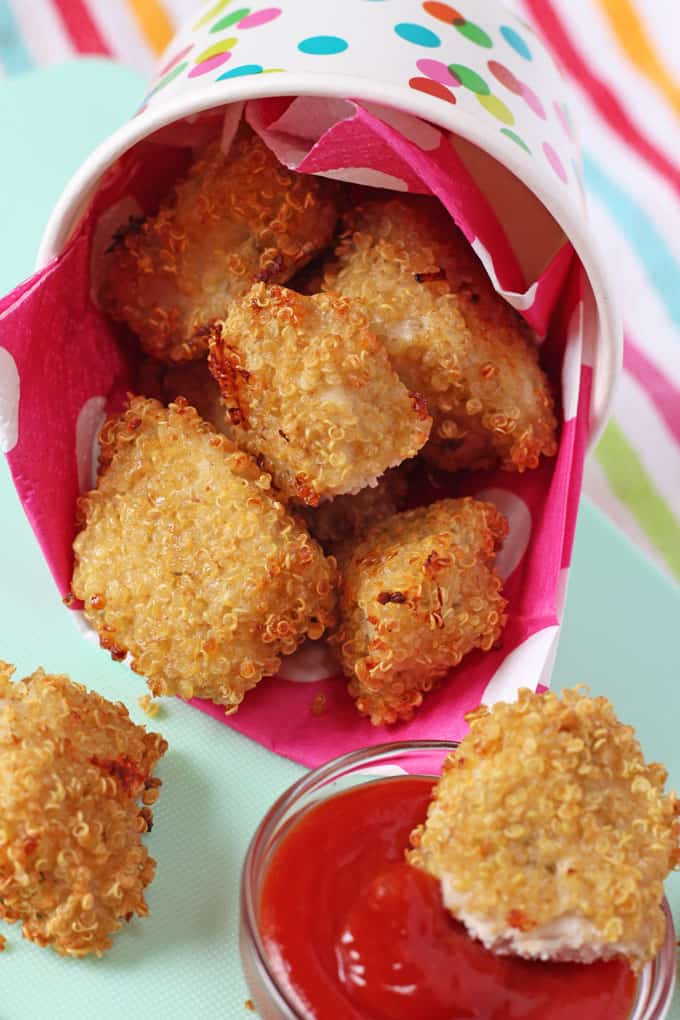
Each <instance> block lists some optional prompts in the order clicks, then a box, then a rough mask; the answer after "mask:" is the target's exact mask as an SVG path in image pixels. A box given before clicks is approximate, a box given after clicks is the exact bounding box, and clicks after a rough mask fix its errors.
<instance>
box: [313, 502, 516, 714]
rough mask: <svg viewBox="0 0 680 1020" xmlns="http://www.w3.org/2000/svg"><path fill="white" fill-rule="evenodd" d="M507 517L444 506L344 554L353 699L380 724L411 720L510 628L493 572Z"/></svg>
mask: <svg viewBox="0 0 680 1020" xmlns="http://www.w3.org/2000/svg"><path fill="white" fill-rule="evenodd" d="M507 530H508V526H507V521H506V519H505V518H504V517H503V516H502V514H500V513H499V512H498V511H497V510H496V508H495V507H494V506H492V505H491V504H490V503H482V502H481V501H479V500H475V499H471V498H469V497H466V498H464V499H443V500H439V501H438V502H436V503H432V504H431V505H430V506H427V507H419V508H418V509H416V510H407V511H405V512H404V513H400V514H395V515H394V516H393V517H389V518H388V519H387V520H384V521H381V522H380V523H379V524H376V525H375V526H374V527H373V528H371V529H370V530H369V531H368V533H367V534H366V535H365V537H364V538H363V540H361V541H359V542H358V543H357V544H356V545H355V546H354V547H350V548H347V549H343V554H342V557H341V561H340V564H341V576H342V581H341V587H340V604H339V612H340V625H339V628H338V630H337V632H336V634H335V635H334V636H333V641H334V643H335V644H336V645H337V646H338V647H339V650H340V654H341V657H342V664H343V668H344V671H345V673H346V674H347V676H349V677H350V678H351V679H350V683H349V692H350V694H351V695H352V697H353V698H356V703H357V708H358V709H359V711H360V712H361V713H362V714H363V715H367V716H369V717H370V719H371V722H372V723H373V724H374V725H376V726H377V725H380V724H382V723H393V722H396V721H397V720H407V719H410V718H411V717H412V715H413V712H414V710H415V709H416V708H418V706H419V705H420V704H421V702H422V700H423V694H425V693H426V692H427V691H429V690H431V688H432V686H433V685H434V683H435V682H436V681H437V680H439V679H440V678H441V677H443V676H445V675H446V673H448V671H449V670H450V669H451V667H452V666H457V665H458V663H459V662H460V661H461V659H462V658H463V656H464V655H466V654H467V653H468V652H470V651H472V650H473V649H474V648H481V649H485V650H488V649H489V648H491V647H492V645H494V644H495V642H496V641H497V640H498V638H499V637H500V634H501V631H502V630H503V627H504V625H505V621H506V617H505V614H504V609H505V605H506V601H505V599H504V598H503V596H502V595H501V594H500V589H501V580H500V578H499V577H498V575H497V574H496V573H495V571H494V559H495V555H496V551H497V549H498V548H499V547H500V545H501V544H502V542H503V539H504V538H505V536H506V534H507Z"/></svg>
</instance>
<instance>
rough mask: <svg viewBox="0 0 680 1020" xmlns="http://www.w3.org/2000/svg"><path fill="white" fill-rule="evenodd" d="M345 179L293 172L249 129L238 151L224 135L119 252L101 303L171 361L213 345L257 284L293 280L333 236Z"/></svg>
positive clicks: (125, 235) (113, 252)
mask: <svg viewBox="0 0 680 1020" xmlns="http://www.w3.org/2000/svg"><path fill="white" fill-rule="evenodd" d="M337 194H338V188H337V185H336V184H335V183H334V182H332V181H328V180H324V179H322V178H319V177H314V176H311V175H308V174H298V173H292V172H291V171H290V170H288V169H286V167H284V166H281V164H280V163H279V162H278V161H277V159H276V157H275V156H274V154H273V153H272V152H271V151H270V150H269V149H268V148H267V146H266V145H265V144H264V142H262V141H261V140H260V139H259V138H258V136H257V135H255V134H253V132H252V131H250V129H249V128H247V127H245V126H242V127H241V129H240V131H239V133H238V135H237V137H236V139H235V140H234V143H233V145H232V149H231V151H230V153H229V155H228V156H225V155H224V154H223V152H222V151H221V149H220V143H219V141H215V142H213V143H211V144H210V145H208V146H207V147H206V148H205V149H204V150H203V151H201V152H200V153H199V154H198V156H197V157H196V159H195V160H194V162H193V163H192V165H191V167H190V168H189V171H188V173H187V174H186V176H184V177H183V178H181V179H180V180H179V181H178V182H177V184H176V186H175V189H174V192H173V193H172V194H171V195H170V196H169V197H168V198H167V199H166V200H165V201H164V202H163V204H162V205H161V208H160V210H159V211H158V213H157V214H156V215H155V216H149V217H147V218H146V219H144V220H142V221H141V222H140V223H136V224H135V225H134V229H130V230H127V231H125V232H123V233H122V234H121V236H120V238H119V240H118V242H117V243H116V244H115V245H114V246H113V248H112V250H111V252H110V254H109V255H108V256H107V257H108V258H109V259H110V265H109V267H108V273H107V276H106V280H105V283H104V285H103V287H102V290H101V294H100V300H101V303H102V306H103V308H104V309H105V310H106V311H107V312H108V314H109V315H110V316H111V317H112V318H114V319H117V320H119V321H122V322H126V323H127V324H128V325H129V326H130V327H131V328H132V329H133V330H134V331H135V333H137V334H138V336H139V338H140V341H141V344H142V347H143V348H144V350H145V351H146V352H147V353H148V354H151V355H153V356H154V357H155V358H159V359H160V360H162V361H186V360H189V359H192V358H197V357H201V356H202V355H204V354H205V353H206V352H207V349H208V335H207V328H206V327H207V326H208V325H209V324H210V322H211V321H212V320H213V319H215V318H217V317H218V316H219V317H222V316H224V315H226V313H227V310H228V307H229V304H230V303H231V301H233V300H234V298H236V297H239V296H240V295H242V294H243V293H244V292H245V291H247V290H248V288H249V287H250V285H251V284H252V283H254V282H255V281H256V280H258V279H259V280H270V281H273V282H281V283H283V282H285V281H286V280H287V279H288V278H289V277H290V276H292V275H293V274H294V273H295V271H296V270H297V269H298V268H299V267H301V266H304V265H305V264H306V263H307V262H308V261H309V259H311V258H312V257H313V255H314V254H315V253H316V252H318V251H320V250H321V249H322V248H324V247H325V246H326V245H327V244H328V243H329V242H330V240H331V237H332V234H333V230H334V228H335V223H336V220H337V208H336V197H337Z"/></svg>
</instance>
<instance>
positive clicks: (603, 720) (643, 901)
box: [408, 688, 680, 970]
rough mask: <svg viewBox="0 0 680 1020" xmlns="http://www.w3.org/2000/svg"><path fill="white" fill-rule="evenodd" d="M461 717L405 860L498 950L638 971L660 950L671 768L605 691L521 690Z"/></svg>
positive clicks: (672, 822)
mask: <svg viewBox="0 0 680 1020" xmlns="http://www.w3.org/2000/svg"><path fill="white" fill-rule="evenodd" d="M467 720H468V722H469V723H470V732H469V734H468V735H467V736H466V737H465V738H464V739H463V740H462V741H461V744H460V747H459V748H458V750H457V751H456V752H455V753H454V754H452V755H451V756H450V757H449V759H448V760H447V763H446V765H445V768H444V771H443V773H442V777H441V779H440V781H439V783H438V784H437V786H436V788H435V792H434V797H433V800H432V802H431V804H430V807H429V810H428V815H427V822H426V824H425V825H424V826H420V827H419V828H418V829H416V830H415V831H414V833H413V834H412V837H411V838H412V845H413V847H414V849H413V850H411V851H410V852H409V854H408V858H409V861H410V863H411V864H413V865H415V866H416V867H418V868H421V869H423V870H424V871H427V872H428V873H429V874H431V875H434V876H435V877H436V878H439V879H440V880H441V881H442V889H443V892H444V897H445V900H446V898H447V894H448V897H449V900H450V902H451V903H454V902H455V904H457V909H456V910H454V911H453V912H454V913H456V914H457V916H459V917H461V919H466V923H467V924H468V926H469V925H470V919H472V922H473V925H474V924H476V925H477V927H478V929H479V931H480V932H481V933H482V934H481V935H480V937H483V940H484V941H485V944H487V945H488V946H489V947H490V948H494V949H495V950H496V951H497V952H515V953H516V952H522V953H523V955H535V956H539V957H542V958H549V957H552V958H555V957H556V958H559V959H577V960H584V961H586V962H587V961H588V960H589V959H593V958H597V957H604V958H606V957H610V956H616V955H624V956H626V957H627V958H628V959H629V961H630V963H631V966H632V967H633V969H635V970H639V969H640V968H641V967H642V966H643V965H644V963H646V961H647V960H650V959H652V958H653V957H654V956H655V955H656V953H657V952H658V950H659V948H660V946H661V943H662V940H663V936H664V931H665V919H664V915H663V913H662V911H661V902H662V899H663V880H664V879H665V878H666V876H667V874H668V872H669V871H670V870H671V869H672V868H674V867H676V866H677V865H678V863H679V862H680V849H679V847H678V839H679V836H680V824H679V822H678V818H677V816H678V811H679V810H680V808H679V802H678V799H677V797H676V796H675V794H674V793H669V794H667V795H664V793H663V789H664V783H665V781H666V778H667V772H666V769H665V768H663V766H662V765H658V764H650V765H647V764H646V763H645V761H644V758H643V756H642V751H641V749H640V745H639V743H638V741H637V740H636V738H635V734H634V731H633V729H632V727H630V726H624V725H623V724H622V723H620V722H619V721H618V719H617V718H616V714H615V712H614V709H613V707H612V705H611V703H610V702H609V701H608V700H607V699H606V698H602V697H600V698H589V697H586V696H585V695H584V693H583V690H582V689H579V688H575V689H573V690H566V691H563V692H562V694H561V695H560V696H558V695H557V694H554V693H545V694H540V695H539V694H534V693H533V692H531V691H529V690H527V689H526V688H524V689H522V690H520V691H519V695H518V699H517V701H516V702H514V703H512V704H505V703H498V704H496V705H494V706H493V707H492V708H491V709H488V708H486V707H485V706H483V705H482V706H480V707H479V708H478V709H476V710H475V711H474V712H471V713H470V714H469V715H468V716H467ZM450 909H451V907H450ZM576 922H579V930H578V932H577V933H576V934H577V935H578V938H576V939H574V938H573V937H572V936H573V934H574V928H575V924H576ZM560 924H561V926H562V933H563V934H562V939H561V942H559V941H556V934H557V932H558V930H559V928H558V926H559V925H560ZM548 935H550V939H549V940H548V939H547V938H546V937H547V936H548ZM546 943H548V944H549V948H548V950H547V951H546V948H545V947H546ZM532 946H533V948H532Z"/></svg>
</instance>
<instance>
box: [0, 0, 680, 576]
mask: <svg viewBox="0 0 680 1020" xmlns="http://www.w3.org/2000/svg"><path fill="white" fill-rule="evenodd" d="M310 2H311V0H310ZM474 3H475V0H461V2H460V4H458V7H459V8H460V9H461V10H464V8H465V4H467V5H468V6H474ZM196 6H197V4H196V3H195V2H194V0H30V3H29V2H27V0H0V75H1V74H17V73H20V72H22V71H27V70H30V69H31V68H33V67H36V66H40V65H44V64H47V63H54V62H58V61H61V60H64V59H66V58H68V57H71V56H74V55H77V54H99V55H105V56H110V57H112V58H114V59H117V60H121V61H124V62H126V63H128V64H132V65H134V66H136V67H138V68H139V69H140V70H142V71H145V72H150V71H151V69H152V67H153V65H154V62H155V60H156V58H157V56H158V55H159V53H161V52H162V50H163V49H164V47H165V45H166V44H167V42H168V41H169V39H170V37H171V35H172V32H173V31H174V28H175V26H176V25H178V24H179V23H180V22H181V21H182V20H183V19H184V18H185V17H187V16H189V15H191V14H192V13H193V11H194V10H195V9H196ZM417 6H418V4H417V2H416V0H414V7H417ZM509 6H511V7H513V8H514V10H515V11H516V13H518V14H519V15H520V17H523V18H524V19H525V20H526V21H528V22H529V24H531V25H532V26H533V28H534V29H535V31H537V32H538V33H539V34H540V35H541V36H542V37H543V39H544V40H545V41H546V42H547V44H548V46H549V47H550V48H551V49H552V51H553V53H554V55H555V57H556V59H557V60H558V62H559V63H560V64H561V66H562V68H563V70H564V72H565V75H566V77H567V79H568V83H569V89H570V93H571V107H572V112H573V116H574V120H575V121H576V124H577V125H578V128H579V131H580V134H581V138H582V141H583V147H584V166H585V181H586V187H587V191H588V194H589V200H590V208H591V217H592V221H593V224H594V228H595V230H596V232H597V235H598V237H599V239H600V243H601V245H602V247H603V249H604V251H605V253H606V256H607V258H608V260H609V262H610V264H611V266H612V267H613V269H614V272H615V276H616V278H617V279H618V282H619V288H620V290H619V299H620V301H621V304H622V307H623V311H624V317H625V320H626V327H627V333H626V351H625V361H624V373H623V379H622V382H621V385H620V387H619V391H618V394H617V399H616V404H615V408H614V413H613V416H612V419H611V421H610V423H609V425H608V427H607V429H606V431H605V433H604V435H603V437H602V440H601V442H600V444H599V446H598V447H597V449H596V451H595V454H594V456H593V457H591V458H590V462H589V464H588V466H587V468H586V482H585V487H586V492H587V493H588V494H589V496H590V497H591V498H592V499H593V500H594V501H595V502H596V503H597V504H598V505H599V506H600V507H601V509H602V510H604V512H605V513H606V514H608V515H609V517H610V518H611V519H612V520H613V521H615V522H616V523H617V524H618V525H619V526H620V527H621V528H622V529H623V530H624V531H625V532H626V533H627V534H628V535H629V536H630V538H631V539H632V540H633V541H634V542H635V543H636V544H637V545H638V546H639V547H640V548H641V549H642V550H643V551H644V552H646V553H647V554H648V555H649V556H650V557H651V558H653V559H654V560H656V562H657V563H659V564H660V565H661V566H662V567H664V568H665V569H666V570H667V571H668V572H669V573H670V574H671V575H673V576H674V577H675V578H676V579H678V580H680V58H679V57H678V54H677V46H676V42H677V40H678V39H680V4H678V2H677V0H579V2H578V3H574V2H573V0H511V2H510V3H509Z"/></svg>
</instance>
